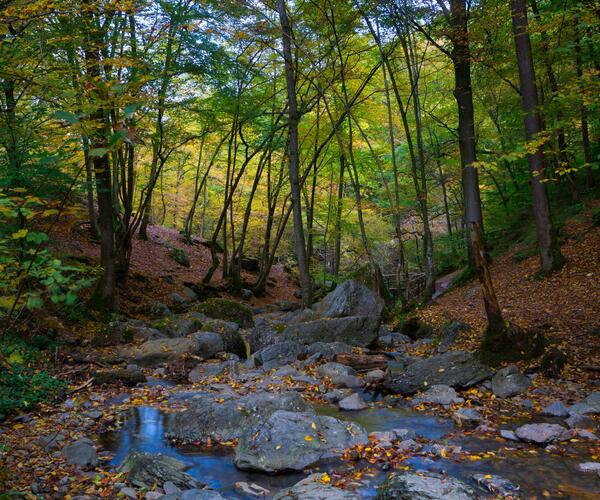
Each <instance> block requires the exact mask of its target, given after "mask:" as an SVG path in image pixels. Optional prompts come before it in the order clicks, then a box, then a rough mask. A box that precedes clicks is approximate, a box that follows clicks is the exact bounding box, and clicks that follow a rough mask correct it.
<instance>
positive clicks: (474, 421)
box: [452, 408, 483, 427]
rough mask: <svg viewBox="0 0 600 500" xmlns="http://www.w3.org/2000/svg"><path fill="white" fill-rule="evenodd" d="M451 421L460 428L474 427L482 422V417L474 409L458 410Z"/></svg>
mask: <svg viewBox="0 0 600 500" xmlns="http://www.w3.org/2000/svg"><path fill="white" fill-rule="evenodd" d="M452 419H453V420H454V421H455V422H456V423H457V424H458V425H459V426H461V427H476V426H478V425H479V424H480V423H481V422H483V417H482V416H481V413H479V412H478V411H477V410H476V409H474V408H459V409H458V410H457V411H455V412H454V414H453V415H452Z"/></svg>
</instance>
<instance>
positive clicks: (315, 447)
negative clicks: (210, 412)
mask: <svg viewBox="0 0 600 500" xmlns="http://www.w3.org/2000/svg"><path fill="white" fill-rule="evenodd" d="M366 443H368V436H367V433H366V431H365V430H364V429H363V428H362V427H360V426H359V425H357V424H355V423H349V422H342V421H341V420H338V419H336V418H334V417H327V416H317V415H315V414H312V413H297V412H290V411H282V410H279V411H276V412H275V413H273V414H272V415H271V416H270V417H269V419H268V420H266V421H261V422H259V423H257V424H256V425H255V426H254V427H252V428H249V429H248V430H247V431H246V432H244V433H243V434H242V436H241V437H240V441H239V443H238V445H237V447H236V449H235V457H234V463H235V465H236V467H238V468H239V469H242V470H257V471H262V472H271V473H273V472H284V471H303V470H304V469H305V468H306V467H309V466H312V465H315V464H317V463H319V462H321V461H323V460H327V459H333V458H336V457H338V456H339V454H340V453H341V451H342V450H344V449H346V448H349V447H351V446H355V445H358V444H366Z"/></svg>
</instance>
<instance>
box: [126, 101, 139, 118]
mask: <svg viewBox="0 0 600 500" xmlns="http://www.w3.org/2000/svg"><path fill="white" fill-rule="evenodd" d="M136 110H137V104H128V105H127V106H125V109H124V110H123V111H124V113H125V117H127V118H131V115H133V114H134V113H135V111H136Z"/></svg>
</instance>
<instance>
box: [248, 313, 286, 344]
mask: <svg viewBox="0 0 600 500" xmlns="http://www.w3.org/2000/svg"><path fill="white" fill-rule="evenodd" d="M280 340H282V336H281V330H279V329H278V328H276V327H275V326H273V325H271V324H270V323H268V322H267V321H266V320H265V319H264V318H258V319H257V320H256V321H255V323H254V327H253V328H251V329H250V334H249V341H250V348H251V351H252V352H257V351H260V350H261V349H264V348H265V347H268V346H270V345H274V344H275V343H277V342H279V341H280Z"/></svg>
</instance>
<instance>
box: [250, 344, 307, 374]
mask: <svg viewBox="0 0 600 500" xmlns="http://www.w3.org/2000/svg"><path fill="white" fill-rule="evenodd" d="M303 352H304V348H303V347H302V346H301V345H300V344H298V343H297V342H290V341H284V342H278V343H276V344H274V345H272V346H269V347H265V348H264V349H261V350H260V351H258V352H256V353H255V354H254V359H255V360H256V361H257V363H258V365H259V366H261V365H262V366H263V368H264V369H265V370H271V369H273V368H277V367H279V366H283V365H287V364H289V363H293V362H294V361H296V360H297V359H298V357H299V356H300V355H301V354H302V353H303Z"/></svg>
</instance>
